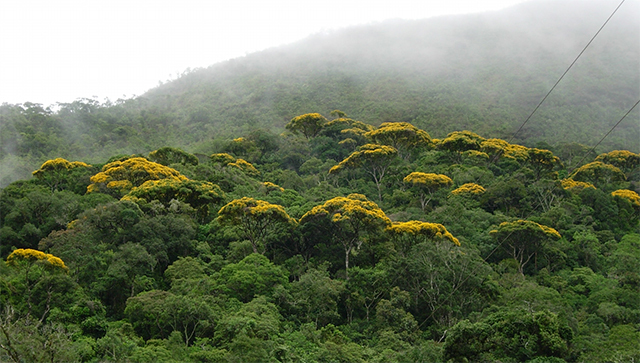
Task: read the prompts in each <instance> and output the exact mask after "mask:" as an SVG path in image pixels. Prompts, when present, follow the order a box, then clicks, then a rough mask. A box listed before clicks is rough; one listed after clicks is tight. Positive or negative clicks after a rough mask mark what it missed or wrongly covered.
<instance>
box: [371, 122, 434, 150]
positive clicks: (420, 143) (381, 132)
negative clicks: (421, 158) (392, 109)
mask: <svg viewBox="0 0 640 363" xmlns="http://www.w3.org/2000/svg"><path fill="white" fill-rule="evenodd" d="M364 136H365V137H367V138H368V139H370V140H372V141H373V142H374V143H376V144H380V145H389V146H392V147H394V148H395V149H397V150H398V154H399V155H400V157H402V158H404V159H406V158H407V157H408V156H409V155H410V154H411V151H412V150H414V149H417V148H424V147H427V146H429V145H430V144H431V137H430V136H429V134H428V133H427V132H426V131H424V130H421V129H419V128H417V127H415V126H413V125H412V124H410V123H408V122H383V123H382V124H381V125H380V127H378V128H377V129H375V130H371V131H369V132H367V133H366V134H364Z"/></svg>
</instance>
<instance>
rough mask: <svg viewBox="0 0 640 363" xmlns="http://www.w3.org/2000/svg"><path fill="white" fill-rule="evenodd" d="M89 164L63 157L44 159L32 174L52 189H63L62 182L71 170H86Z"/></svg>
mask: <svg viewBox="0 0 640 363" xmlns="http://www.w3.org/2000/svg"><path fill="white" fill-rule="evenodd" d="M90 167H91V165H89V164H87V163H83V162H82V161H68V160H66V159H63V158H57V159H52V160H47V161H45V162H44V163H43V164H42V166H40V169H38V170H36V171H34V172H33V173H32V174H33V176H34V177H35V178H36V179H38V180H39V181H41V182H43V183H45V184H46V185H47V186H49V187H50V188H51V190H52V191H54V190H59V189H63V186H62V185H63V184H64V183H65V182H67V179H68V178H69V176H70V174H71V171H73V170H86V169H88V168H90Z"/></svg>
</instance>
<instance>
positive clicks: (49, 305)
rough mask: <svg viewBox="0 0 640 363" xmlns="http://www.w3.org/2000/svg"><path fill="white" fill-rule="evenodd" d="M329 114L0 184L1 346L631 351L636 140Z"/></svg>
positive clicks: (280, 358)
mask: <svg viewBox="0 0 640 363" xmlns="http://www.w3.org/2000/svg"><path fill="white" fill-rule="evenodd" d="M99 111H100V109H98V111H97V112H99ZM326 116H328V119H330V120H328V119H327V118H325V117H324V116H323V115H321V114H318V113H311V114H302V115H299V116H296V117H294V118H292V119H291V120H289V121H288V122H285V123H283V124H282V125H280V126H281V128H282V129H285V130H286V131H285V132H283V133H281V134H274V133H271V132H268V131H260V130H253V131H249V132H246V133H239V134H236V135H234V136H235V138H233V139H232V138H229V139H228V140H226V141H219V142H218V143H216V144H215V149H214V150H213V151H212V153H208V154H198V153H196V154H192V153H188V152H185V151H183V150H181V149H178V148H173V147H163V148H159V149H157V150H154V151H152V152H149V153H140V154H134V155H130V154H129V155H112V156H111V157H108V158H107V157H105V158H104V160H103V161H102V162H100V163H95V162H92V163H87V162H85V161H82V160H81V158H75V157H72V158H70V159H69V160H66V159H64V158H55V159H51V160H48V161H46V162H44V163H43V164H42V165H41V166H40V167H39V168H37V170H35V171H34V172H33V178H31V179H29V180H20V181H16V182H13V183H11V184H10V185H8V186H7V187H5V188H3V189H2V191H1V192H0V210H1V211H2V214H1V215H0V241H1V246H0V257H1V258H2V260H3V261H4V262H3V263H0V361H7V362H41V361H42V362H44V361H47V362H76V361H82V362H467V361H468V362H480V361H487V362H489V361H490V362H493V361H500V362H530V363H532V362H538V363H539V362H557V363H562V362H631V361H637V360H639V359H640V349H639V348H638V347H639V345H638V342H639V341H640V329H639V328H640V326H639V325H638V321H639V319H640V270H639V266H640V233H639V230H638V226H639V219H640V196H639V195H638V193H637V191H638V185H639V184H638V183H639V182H640V154H638V153H633V152H630V151H627V150H614V151H611V152H607V153H602V154H599V155H596V154H593V153H591V154H590V153H588V151H589V148H586V147H584V146H582V145H580V144H570V145H565V146H563V147H561V148H558V149H557V150H558V153H553V152H551V151H549V150H545V149H541V148H534V147H526V146H522V145H518V144H516V143H508V142H507V141H504V140H501V139H496V138H491V137H486V136H485V135H482V134H477V133H474V132H471V131H454V132H451V133H449V134H448V135H445V136H444V137H441V138H434V137H432V136H433V135H431V131H430V130H423V129H420V128H417V127H415V125H412V124H410V123H402V122H394V123H382V124H380V125H379V126H374V125H372V124H370V123H368V122H362V121H357V120H354V119H351V118H349V115H347V114H345V113H344V112H342V111H338V110H334V111H333V112H331V116H329V115H328V114H327V115H326ZM98 119H99V118H98ZM168 127H169V126H168ZM152 141H153V140H151V139H147V140H144V142H152ZM160 141H162V140H156V141H154V142H160ZM104 142H105V143H109V142H112V143H114V145H115V142H116V141H115V139H113V140H111V141H110V140H109V139H105V140H104ZM141 142H142V140H141ZM122 147H123V149H124V148H126V144H124V141H123V144H122ZM69 153H70V154H72V153H73V150H69ZM583 158H584V159H583Z"/></svg>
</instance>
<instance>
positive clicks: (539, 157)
mask: <svg viewBox="0 0 640 363" xmlns="http://www.w3.org/2000/svg"><path fill="white" fill-rule="evenodd" d="M527 161H528V163H529V165H531V168H532V169H533V171H534V173H535V175H536V180H538V179H540V178H541V177H543V176H545V175H549V173H551V172H552V171H553V169H554V168H557V167H562V162H561V161H560V158H559V157H557V156H555V155H553V153H552V152H551V151H549V150H544V149H536V148H530V149H527Z"/></svg>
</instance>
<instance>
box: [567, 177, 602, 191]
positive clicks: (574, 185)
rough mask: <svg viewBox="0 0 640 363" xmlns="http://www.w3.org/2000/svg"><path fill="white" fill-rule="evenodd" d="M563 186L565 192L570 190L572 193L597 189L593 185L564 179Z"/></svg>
mask: <svg viewBox="0 0 640 363" xmlns="http://www.w3.org/2000/svg"><path fill="white" fill-rule="evenodd" d="M561 185H562V188H563V189H564V190H568V191H570V192H572V193H580V192H581V191H583V190H584V189H587V188H592V189H596V187H595V186H593V184H591V183H587V182H581V181H575V180H573V179H562V181H561Z"/></svg>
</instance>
